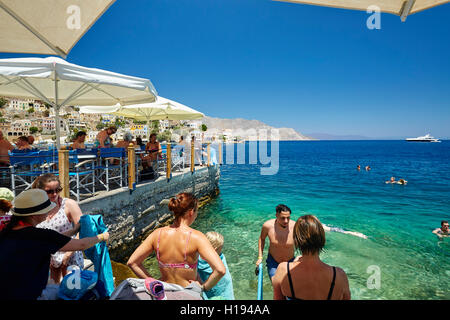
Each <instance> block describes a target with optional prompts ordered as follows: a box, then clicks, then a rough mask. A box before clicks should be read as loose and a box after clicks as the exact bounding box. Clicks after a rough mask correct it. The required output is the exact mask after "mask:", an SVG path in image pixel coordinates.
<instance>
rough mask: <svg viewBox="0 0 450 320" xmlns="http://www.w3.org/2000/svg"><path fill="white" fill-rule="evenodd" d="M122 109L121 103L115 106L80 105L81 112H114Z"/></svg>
mask: <svg viewBox="0 0 450 320" xmlns="http://www.w3.org/2000/svg"><path fill="white" fill-rule="evenodd" d="M119 109H120V104H116V105H115V106H109V107H107V106H80V111H79V113H86V114H93V113H113V112H115V111H117V110H119Z"/></svg>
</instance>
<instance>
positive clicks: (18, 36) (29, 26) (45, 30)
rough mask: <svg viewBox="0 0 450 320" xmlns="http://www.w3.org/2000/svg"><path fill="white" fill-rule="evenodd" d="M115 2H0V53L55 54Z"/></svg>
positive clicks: (63, 50)
mask: <svg viewBox="0 0 450 320" xmlns="http://www.w3.org/2000/svg"><path fill="white" fill-rule="evenodd" d="M114 2H115V0H76V1H74V0H0V51H2V52H16V53H36V54H49V55H55V54H56V55H59V56H61V57H63V58H66V56H67V54H68V53H69V52H70V50H71V49H72V48H73V46H74V45H75V44H76V43H77V42H78V41H79V40H80V39H81V37H82V36H83V35H84V34H85V33H86V32H87V31H88V30H89V29H90V28H91V26H92V25H93V24H94V23H95V22H96V21H97V20H98V18H99V17H100V16H101V15H102V14H103V13H104V12H105V11H106V10H107V9H108V8H109V7H110V6H111V5H112V4H113V3H114Z"/></svg>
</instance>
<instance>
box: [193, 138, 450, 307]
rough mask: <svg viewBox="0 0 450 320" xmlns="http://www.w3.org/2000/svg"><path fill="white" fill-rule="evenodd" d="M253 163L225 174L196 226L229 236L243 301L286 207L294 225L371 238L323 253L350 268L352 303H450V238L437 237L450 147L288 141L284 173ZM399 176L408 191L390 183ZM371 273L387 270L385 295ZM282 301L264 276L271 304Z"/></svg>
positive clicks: (336, 238) (449, 187)
mask: <svg viewBox="0 0 450 320" xmlns="http://www.w3.org/2000/svg"><path fill="white" fill-rule="evenodd" d="M246 146H247V149H248V146H249V145H248V144H247V145H246ZM225 150H226V148H224V152H225ZM247 151H248V150H247ZM236 154H237V152H236ZM236 154H235V158H236V157H237V155H236ZM224 159H226V157H225V156H224ZM246 159H247V161H246V162H247V164H229V163H225V164H224V165H222V166H221V178H220V195H219V196H218V197H217V198H215V199H214V200H213V201H212V202H210V203H209V204H207V205H206V206H205V207H203V208H201V209H200V211H199V216H198V218H197V220H196V221H195V222H194V224H193V226H192V227H194V228H196V229H198V230H200V231H202V232H207V231H210V230H215V231H218V232H220V233H222V234H223V235H224V237H225V247H224V250H223V252H224V254H225V255H226V258H227V262H228V266H229V268H230V272H231V275H232V277H233V284H234V289H235V296H236V298H237V299H251V300H256V296H257V292H256V289H257V277H256V276H255V273H254V270H255V261H256V259H257V255H258V253H257V246H258V237H259V233H260V230H261V226H262V224H263V222H264V221H266V220H268V219H271V218H274V217H275V207H276V206H277V205H278V204H280V203H284V204H286V205H288V206H289V207H290V208H291V210H292V217H291V218H292V219H294V220H297V218H298V217H300V216H301V215H304V214H314V215H316V216H317V217H318V218H319V219H320V220H321V221H322V222H323V223H324V224H326V225H328V226H333V227H339V228H342V229H345V230H349V231H358V232H361V233H363V234H365V235H367V236H368V239H366V240H365V239H361V238H358V237H354V236H351V235H346V234H342V233H336V232H328V233H327V235H326V236H327V243H326V246H325V251H324V252H323V253H322V254H321V258H322V260H323V261H324V262H326V263H328V264H331V265H336V266H339V267H341V268H342V269H344V270H345V272H346V273H347V275H348V278H349V282H350V289H351V294H352V299H361V300H366V299H371V300H372V299H395V300H397V299H450V291H449V289H448V288H449V286H450V280H449V279H450V259H449V257H450V238H448V239H444V240H443V241H438V239H437V237H436V236H435V235H433V234H432V233H431V231H432V230H433V229H434V228H437V227H439V226H440V221H441V220H450V161H449V160H450V141H443V142H442V143H408V142H405V141H301V142H280V145H279V161H280V163H279V170H278V173H277V174H275V175H266V176H264V175H261V174H260V168H261V167H267V166H268V165H259V164H248V154H247V157H246ZM358 164H359V165H361V167H362V169H361V171H359V172H358V171H357V170H356V166H357V165H358ZM366 165H369V166H370V167H371V168H372V170H371V171H368V172H366V171H365V170H364V168H365V166H366ZM391 176H395V177H396V178H397V180H398V179H400V178H404V179H406V180H407V181H408V184H407V185H406V186H403V185H390V184H385V183H384V182H385V181H386V180H388V179H389V178H390V177H391ZM268 244H269V242H268V240H266V249H265V255H266V254H267V248H268ZM370 266H377V267H378V268H379V270H380V287H379V289H376V288H375V289H371V288H369V287H368V285H367V281H368V279H369V277H370V276H371V275H373V271H371V269H369V270H368V268H369V267H370ZM272 297H273V294H272V287H271V284H270V280H269V278H268V276H267V271H266V269H265V268H264V299H272Z"/></svg>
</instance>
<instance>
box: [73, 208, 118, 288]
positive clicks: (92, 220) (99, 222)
mask: <svg viewBox="0 0 450 320" xmlns="http://www.w3.org/2000/svg"><path fill="white" fill-rule="evenodd" d="M80 224H81V228H80V239H82V238H86V237H95V236H96V235H98V234H101V233H103V232H105V231H106V229H107V228H106V226H105V224H104V223H103V218H102V216H101V215H99V214H96V215H89V214H86V215H82V216H81V218H80ZM84 254H85V255H86V257H87V258H88V259H90V260H91V261H92V263H93V264H94V269H95V272H96V273H97V274H98V279H99V280H101V281H102V282H103V284H104V285H105V290H106V293H107V295H108V296H111V294H112V292H113V291H114V278H113V272H112V266H111V260H110V258H109V252H108V247H107V246H106V242H104V241H102V242H99V243H97V244H96V245H95V246H93V247H91V248H89V249H86V250H84Z"/></svg>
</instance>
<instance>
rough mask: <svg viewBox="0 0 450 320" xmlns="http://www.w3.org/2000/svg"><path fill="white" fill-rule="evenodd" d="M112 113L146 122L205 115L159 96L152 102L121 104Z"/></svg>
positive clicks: (197, 117) (194, 117)
mask: <svg viewBox="0 0 450 320" xmlns="http://www.w3.org/2000/svg"><path fill="white" fill-rule="evenodd" d="M113 114H115V115H117V116H123V117H127V118H133V119H136V120H140V121H147V122H148V121H151V120H195V119H201V118H203V117H204V116H205V115H204V114H203V113H201V112H200V111H197V110H194V109H192V108H190V107H187V106H185V105H183V104H181V103H179V102H176V101H173V100H169V99H166V98H163V97H160V96H158V98H157V100H156V101H155V102H153V103H144V104H136V105H127V106H122V107H121V108H120V109H118V110H117V111H115V112H113Z"/></svg>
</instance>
